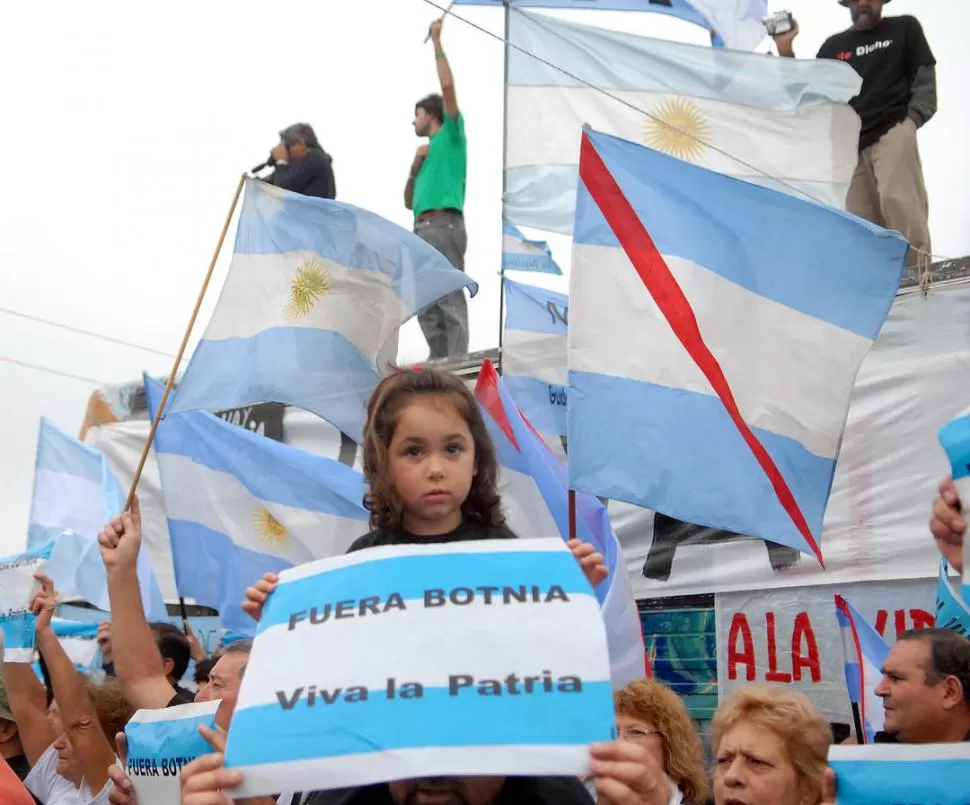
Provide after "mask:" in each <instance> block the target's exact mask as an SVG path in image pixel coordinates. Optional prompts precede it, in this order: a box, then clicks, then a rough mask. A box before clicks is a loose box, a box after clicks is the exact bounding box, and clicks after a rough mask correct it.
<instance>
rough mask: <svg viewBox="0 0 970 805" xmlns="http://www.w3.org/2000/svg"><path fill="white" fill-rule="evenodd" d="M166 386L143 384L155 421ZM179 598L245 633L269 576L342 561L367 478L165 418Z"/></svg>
mask: <svg viewBox="0 0 970 805" xmlns="http://www.w3.org/2000/svg"><path fill="white" fill-rule="evenodd" d="M161 395H162V386H161V384H160V383H158V382H156V381H155V380H153V379H152V378H150V377H148V376H146V377H145V396H146V398H147V400H148V407H149V411H150V412H151V415H152V416H154V415H155V414H154V412H155V411H156V410H157V408H158V404H159V402H160V401H161ZM155 454H156V456H157V459H158V471H159V474H160V476H161V479H162V497H163V500H164V503H165V515H166V517H167V518H168V530H169V534H170V535H171V538H172V558H173V562H174V565H175V582H176V586H177V587H178V591H179V594H180V595H184V596H191V597H192V598H194V599H195V600H196V601H197V602H198V603H200V604H202V605H204V606H208V607H213V608H214V609H217V610H219V615H220V617H221V619H222V624H223V626H225V627H226V628H227V629H233V630H235V631H238V632H241V633H242V634H248V635H251V634H252V633H253V631H254V630H255V626H256V624H255V622H254V621H253V620H252V618H250V617H249V616H248V615H246V614H245V613H244V612H243V611H242V608H241V604H242V601H243V598H244V597H245V590H246V587H248V586H249V585H251V584H252V583H253V582H254V581H256V580H257V579H258V578H259V577H260V576H262V575H263V574H264V573H267V572H274V573H278V572H279V571H281V570H283V569H284V568H288V567H291V566H293V565H298V564H302V563H304V562H309V561H310V560H311V559H320V558H323V557H327V556H334V555H336V554H341V553H343V552H344V551H346V549H347V548H348V547H349V546H350V543H351V542H352V541H353V540H354V539H355V538H356V537H359V536H360V535H361V534H363V533H365V532H366V531H367V517H368V513H367V511H366V509H364V505H363V499H364V491H365V485H364V479H363V477H362V476H361V474H360V473H359V472H357V470H354V469H351V468H350V467H347V466H345V465H343V464H341V463H340V462H339V461H334V460H332V459H329V458H326V457H324V456H315V455H312V454H310V453H307V452H305V451H303V450H298V449H296V448H295V447H289V446H288V445H285V444H282V443H280V442H276V441H274V440H272V439H267V438H266V437H265V436H260V435H259V434H256V433H252V432H250V431H248V430H246V429H245V428H240V427H237V426H235V425H230V424H229V423H228V422H224V421H223V420H221V419H219V418H218V417H216V416H213V415H212V414H208V413H202V412H188V413H183V414H171V413H168V414H166V415H165V416H164V417H163V418H162V420H161V421H160V422H159V425H158V432H157V433H156V434H155Z"/></svg>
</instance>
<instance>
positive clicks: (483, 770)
mask: <svg viewBox="0 0 970 805" xmlns="http://www.w3.org/2000/svg"><path fill="white" fill-rule="evenodd" d="M474 739H475V736H474V731H472V733H471V734H470V735H469V741H470V742H474ZM588 764H589V747H588V746H586V745H582V746H576V745H569V744H565V745H559V744H557V745H554V746H543V745H539V744H529V745H528V746H522V747H516V746H509V745H508V744H503V745H502V746H474V745H472V746H471V748H469V747H461V746H435V747H431V748H421V749H394V750H388V751H385V752H366V753H364V754H360V755H340V756H339V757H330V758H312V759H309V760H298V761H292V762H289V763H268V764H261V765H258V766H243V767H241V768H240V769H239V770H240V771H241V772H242V773H243V783H242V785H240V786H239V788H238V789H236V790H235V791H234V793H235V794H236V795H237V796H239V797H246V796H250V795H251V792H261V791H271V790H274V789H273V786H274V785H275V784H276V782H277V781H278V780H281V779H285V780H288V781H290V785H291V787H292V788H294V789H296V790H299V791H311V790H313V789H315V788H319V787H320V781H321V780H326V781H327V785H328V787H333V788H345V787H348V786H351V785H353V786H357V785H368V784H371V783H379V782H384V781H385V780H387V779H392V780H399V779H406V778H414V777H439V776H441V775H442V774H443V773H447V774H452V775H453V774H454V769H455V768H456V767H457V766H458V765H460V766H461V768H462V776H469V777H470V776H486V777H487V776H494V775H495V769H496V768H499V767H500V768H501V769H502V770H503V776H505V775H513V774H517V775H522V776H536V775H548V776H556V777H558V776H567V775H568V776H573V775H575V773H576V769H577V768H582V767H584V766H588ZM516 765H518V767H517V768H516V767H515V766H516Z"/></svg>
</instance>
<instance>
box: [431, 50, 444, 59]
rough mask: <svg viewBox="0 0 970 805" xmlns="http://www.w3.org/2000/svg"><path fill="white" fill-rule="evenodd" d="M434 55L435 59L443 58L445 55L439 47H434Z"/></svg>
mask: <svg viewBox="0 0 970 805" xmlns="http://www.w3.org/2000/svg"><path fill="white" fill-rule="evenodd" d="M434 57H435V58H436V59H443V58H444V57H445V52H444V51H443V50H442V49H441V48H435V49H434Z"/></svg>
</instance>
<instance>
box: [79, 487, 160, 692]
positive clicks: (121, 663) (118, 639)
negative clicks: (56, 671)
mask: <svg viewBox="0 0 970 805" xmlns="http://www.w3.org/2000/svg"><path fill="white" fill-rule="evenodd" d="M98 541H99V542H100V543H101V558H102V560H103V561H104V567H105V570H106V571H107V576H108V601H109V603H110V604H111V649H112V654H113V657H114V670H115V676H116V677H117V679H118V682H120V683H121V689H122V690H123V691H124V694H125V698H126V699H128V701H129V702H130V703H131V704H132V705H133V706H134V707H135V708H136V709H138V710H160V709H161V708H163V707H167V706H168V704H169V702H170V701H172V698H173V697H174V696H175V688H173V687H172V686H171V685H170V684H169V681H168V679H166V677H165V666H164V664H163V663H162V655H161V654H160V653H159V651H158V643H157V642H156V641H155V636H154V635H153V634H152V630H151V627H150V626H149V625H148V620H147V619H146V618H145V611H144V609H143V607H142V601H141V591H140V590H139V588H138V573H137V568H136V564H137V562H138V551H139V550H140V548H141V510H140V508H139V506H138V499H137V498H135V500H134V501H133V502H132V506H131V511H130V512H126V513H125V514H123V515H121V516H120V517H115V518H114V520H112V521H111V522H110V523H108V524H107V525H106V526H105V527H104V530H103V531H101V533H100V534H98Z"/></svg>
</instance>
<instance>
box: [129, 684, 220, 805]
mask: <svg viewBox="0 0 970 805" xmlns="http://www.w3.org/2000/svg"><path fill="white" fill-rule="evenodd" d="M218 707H219V702H218V701H213V702H198V703H196V704H182V705H178V706H177V707H167V708H165V709H164V710H139V711H138V712H137V713H135V715H133V716H132V717H131V720H130V721H129V722H128V724H127V725H126V726H125V736H126V737H127V739H128V760H127V763H126V771H127V772H128V777H130V778H131V782H132V784H133V785H134V786H135V793H136V794H137V795H138V805H170V803H172V802H178V801H179V796H180V795H179V779H180V777H181V775H182V768H183V767H184V766H187V765H188V764H189V763H191V762H192V761H193V760H195V759H196V758H197V757H198V756H199V755H206V754H209V753H210V752H212V751H213V750H212V747H211V746H209V744H208V743H206V740H205V738H203V737H202V736H201V735H200V734H199V725H201V724H204V725H206V726H208V727H211V726H213V724H214V721H215V715H216V709H217V708H218Z"/></svg>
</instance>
